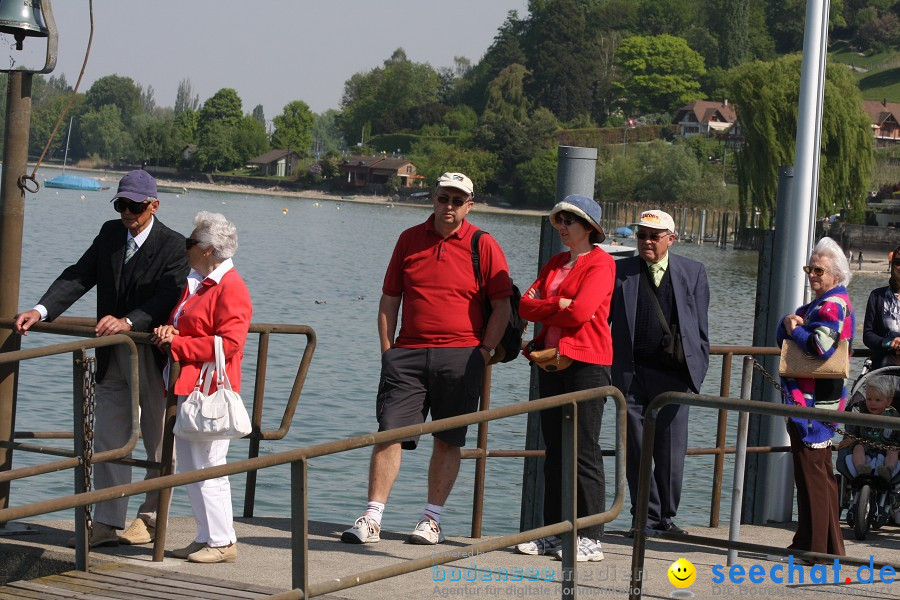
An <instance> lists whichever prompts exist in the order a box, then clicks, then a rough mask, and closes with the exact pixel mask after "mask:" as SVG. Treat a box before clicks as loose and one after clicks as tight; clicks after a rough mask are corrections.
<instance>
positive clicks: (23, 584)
mask: <svg viewBox="0 0 900 600" xmlns="http://www.w3.org/2000/svg"><path fill="white" fill-rule="evenodd" d="M8 587H10V588H13V589H15V590H19V589H25V590H31V591H34V592H39V593H41V594H43V595H42V596H40V597H41V598H44V599H45V600H50V599H52V600H57V599H60V600H68V599H70V598H73V599H78V600H81V599H87V598H91V597H92V596H87V595H85V594H84V593H82V592H80V591H76V590H66V589H63V588H59V587H54V586H50V585H46V584H44V583H38V582H37V581H15V582H13V583H10V584H8V585H6V586H4V587H2V588H0V592H3V591H5V590H6V588H8Z"/></svg>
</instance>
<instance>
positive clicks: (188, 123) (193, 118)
mask: <svg viewBox="0 0 900 600" xmlns="http://www.w3.org/2000/svg"><path fill="white" fill-rule="evenodd" d="M197 120H198V115H197V112H196V111H194V110H190V109H187V110H183V111H181V112H176V113H175V137H176V141H177V144H176V145H178V146H179V150H181V149H182V148H184V147H185V146H187V145H188V144H196V143H197V142H198V141H199V134H198V132H197Z"/></svg>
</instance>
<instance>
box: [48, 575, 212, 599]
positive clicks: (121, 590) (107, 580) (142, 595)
mask: <svg viewBox="0 0 900 600" xmlns="http://www.w3.org/2000/svg"><path fill="white" fill-rule="evenodd" d="M61 576H62V577H68V578H70V579H72V580H73V581H75V582H78V583H79V584H80V585H85V586H88V587H92V588H96V589H101V590H108V591H109V592H110V593H116V594H122V597H124V598H133V599H134V600H150V599H152V598H158V599H159V600H182V599H183V598H184V594H179V593H177V590H172V588H171V587H170V586H166V585H159V584H155V583H154V582H153V580H149V581H140V582H135V581H134V580H130V579H127V578H122V577H110V576H108V575H98V574H95V573H84V572H80V571H70V572H68V573H63V574H62V575H61ZM135 583H139V584H140V585H139V586H138V585H135ZM197 598H215V596H202V595H200V596H197Z"/></svg>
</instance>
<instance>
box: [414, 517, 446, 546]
mask: <svg viewBox="0 0 900 600" xmlns="http://www.w3.org/2000/svg"><path fill="white" fill-rule="evenodd" d="M443 541H444V534H443V533H441V526H440V525H439V524H437V523H435V522H434V521H432V520H431V519H422V520H421V521H419V522H418V523H416V528H415V529H413V532H412V533H411V534H410V535H409V543H410V544H427V545H434V544H440V543H441V542H443Z"/></svg>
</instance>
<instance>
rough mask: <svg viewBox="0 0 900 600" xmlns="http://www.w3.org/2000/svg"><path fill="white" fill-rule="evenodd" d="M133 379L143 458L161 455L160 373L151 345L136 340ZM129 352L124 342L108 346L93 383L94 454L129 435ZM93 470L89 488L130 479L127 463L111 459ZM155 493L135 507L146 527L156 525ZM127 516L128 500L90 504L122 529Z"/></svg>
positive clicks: (98, 517) (153, 473) (150, 472)
mask: <svg viewBox="0 0 900 600" xmlns="http://www.w3.org/2000/svg"><path fill="white" fill-rule="evenodd" d="M137 351H138V369H139V372H138V378H139V390H138V393H139V398H140V408H141V410H140V424H141V436H142V439H143V442H144V449H145V450H146V452H147V460H152V461H157V462H158V461H159V460H160V458H161V457H162V436H163V420H164V418H165V412H166V402H165V399H164V394H163V392H164V390H165V386H164V385H163V381H162V373H160V371H159V369H157V367H156V361H155V360H154V359H153V350H152V348H151V346H147V345H145V344H138V346H137ZM130 381H131V353H130V352H128V350H127V349H126V348H125V347H124V346H116V347H114V348H113V352H112V355H111V356H110V361H109V368H108V369H107V370H106V374H105V375H104V377H103V381H101V382H99V383H98V384H97V393H96V398H95V406H94V416H95V422H94V452H102V451H104V450H113V449H115V448H121V447H122V446H124V445H125V442H127V441H128V438H129V436H130V435H131V393H130V389H131V388H130V385H129V382H130ZM93 469H94V488H95V489H98V490H99V489H103V488H108V487H112V486H115V485H124V484H126V483H131V467H130V466H128V465H118V464H112V463H108V462H107V463H97V464H95V465H94V466H93ZM158 475H159V469H147V474H146V476H145V479H149V478H151V477H157V476H158ZM158 505H159V492H158V491H157V492H150V493H149V494H147V497H146V498H145V500H144V502H143V503H142V504H141V506H140V508H139V509H138V516H139V517H142V518H143V519H144V520H145V521H146V522H147V523H148V524H149V525H153V526H155V525H156V510H157V508H158ZM127 515H128V498H116V499H115V500H107V501H106V502H100V503H98V504H97V506H96V507H95V508H94V520H95V521H97V522H99V523H103V524H104V525H109V526H111V527H116V528H118V529H122V528H124V527H125V518H126V516H127Z"/></svg>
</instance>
